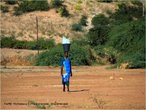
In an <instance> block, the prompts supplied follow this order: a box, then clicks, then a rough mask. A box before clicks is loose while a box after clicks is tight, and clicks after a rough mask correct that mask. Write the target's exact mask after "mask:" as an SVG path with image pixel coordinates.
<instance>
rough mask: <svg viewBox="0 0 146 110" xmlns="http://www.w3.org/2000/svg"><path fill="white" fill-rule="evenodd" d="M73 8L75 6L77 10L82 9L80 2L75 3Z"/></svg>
mask: <svg viewBox="0 0 146 110" xmlns="http://www.w3.org/2000/svg"><path fill="white" fill-rule="evenodd" d="M74 8H75V10H77V11H80V10H82V7H81V5H80V4H76V5H75V7H74Z"/></svg>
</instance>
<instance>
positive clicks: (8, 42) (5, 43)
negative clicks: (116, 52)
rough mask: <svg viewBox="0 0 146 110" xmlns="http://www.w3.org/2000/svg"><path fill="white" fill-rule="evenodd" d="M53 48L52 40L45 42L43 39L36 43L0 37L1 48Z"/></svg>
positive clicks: (53, 42)
mask: <svg viewBox="0 0 146 110" xmlns="http://www.w3.org/2000/svg"><path fill="white" fill-rule="evenodd" d="M54 46H55V41H54V40H53V39H48V40H45V39H43V38H40V39H38V42H37V41H19V40H16V39H15V38H14V37H1V47H2V48H5V47H7V48H16V49H32V50H36V49H40V50H44V49H50V48H52V47H54Z"/></svg>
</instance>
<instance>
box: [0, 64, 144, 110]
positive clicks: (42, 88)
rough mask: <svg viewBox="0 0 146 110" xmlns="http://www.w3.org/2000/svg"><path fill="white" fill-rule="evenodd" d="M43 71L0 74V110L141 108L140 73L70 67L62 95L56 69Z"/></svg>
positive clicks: (142, 92) (101, 68)
mask: <svg viewBox="0 0 146 110" xmlns="http://www.w3.org/2000/svg"><path fill="white" fill-rule="evenodd" d="M43 69H46V70H47V71H42V72H41V71H38V72H35V71H32V72H28V71H27V72H25V71H20V72H19V71H18V72H16V73H14V74H13V72H6V73H1V99H2V100H1V102H2V103H1V107H2V109H10V108H11V109H20V108H21V109H35V108H37V109H38V108H39V107H37V106H36V105H35V104H34V102H35V103H43V104H44V107H46V108H47V109H79V108H80V109H83V110H84V109H97V108H104V109H128V110H129V109H144V108H145V99H144V98H145V73H144V69H132V70H129V69H128V70H117V69H112V70H108V69H105V66H92V67H73V77H72V78H71V86H70V90H71V92H62V85H61V78H60V73H59V68H58V67H56V68H47V67H45V68H43ZM51 71H52V72H51ZM113 74H115V77H114V78H115V79H114V80H111V79H110V76H112V75H113ZM120 78H121V79H120ZM122 78H123V79H122Z"/></svg>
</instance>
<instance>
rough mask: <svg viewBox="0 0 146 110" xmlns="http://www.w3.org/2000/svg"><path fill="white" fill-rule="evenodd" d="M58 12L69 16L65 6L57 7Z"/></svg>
mask: <svg viewBox="0 0 146 110" xmlns="http://www.w3.org/2000/svg"><path fill="white" fill-rule="evenodd" d="M58 12H59V13H60V15H61V16H62V17H63V16H65V17H68V16H69V12H68V10H67V9H66V7H65V6H61V7H60V8H58Z"/></svg>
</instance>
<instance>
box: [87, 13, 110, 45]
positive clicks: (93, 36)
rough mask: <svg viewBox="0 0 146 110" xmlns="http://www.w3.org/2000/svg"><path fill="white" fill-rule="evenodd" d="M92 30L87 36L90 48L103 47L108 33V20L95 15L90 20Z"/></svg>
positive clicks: (101, 15)
mask: <svg viewBox="0 0 146 110" xmlns="http://www.w3.org/2000/svg"><path fill="white" fill-rule="evenodd" d="M92 24H93V26H94V27H93V28H91V29H90V30H89V32H88V34H87V39H88V41H89V44H90V45H91V46H97V45H103V44H104V43H105V42H106V39H107V35H108V31H109V26H108V25H109V19H108V18H107V17H105V16H104V15H103V14H99V15H96V16H95V17H93V19H92Z"/></svg>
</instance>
